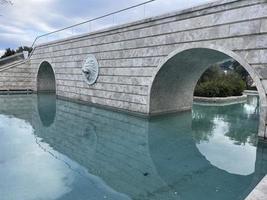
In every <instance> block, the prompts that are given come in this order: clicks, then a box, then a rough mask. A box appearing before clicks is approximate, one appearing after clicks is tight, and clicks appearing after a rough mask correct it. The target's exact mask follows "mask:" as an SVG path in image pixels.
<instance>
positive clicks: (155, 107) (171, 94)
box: [149, 45, 267, 137]
mask: <svg viewBox="0 0 267 200" xmlns="http://www.w3.org/2000/svg"><path fill="white" fill-rule="evenodd" d="M229 58H232V59H234V60H236V61H237V62H239V63H240V64H241V65H242V66H243V67H244V68H245V69H246V70H247V72H248V73H249V74H250V76H251V77H252V78H253V80H254V82H255V84H256V87H257V90H258V92H259V98H260V123H259V132H258V135H259V136H260V137H267V135H266V133H265V121H266V105H267V104H266V95H265V91H264V88H263V85H262V83H261V80H260V77H259V75H258V74H257V72H256V71H255V70H254V69H253V68H252V67H251V66H250V65H249V64H248V63H247V62H246V60H245V59H243V58H241V57H240V56H239V55H237V54H236V53H234V52H233V51H230V50H227V49H223V48H221V47H216V46H213V45H210V46H192V47H187V48H181V49H177V50H175V51H173V52H172V53H170V54H169V55H168V56H167V57H166V58H165V59H164V60H163V61H162V62H161V63H160V64H159V65H158V67H157V70H156V71H155V73H154V74H153V77H152V78H153V79H152V84H151V85H150V88H149V115H152V116H153V115H159V114H164V113H171V112H177V111H183V110H190V109H191V107H192V103H193V93H194V88H195V86H196V84H197V81H198V80H199V78H200V76H201V75H202V74H203V73H204V71H205V70H206V69H207V68H209V66H211V65H212V64H214V63H217V62H222V61H224V60H227V59H229Z"/></svg>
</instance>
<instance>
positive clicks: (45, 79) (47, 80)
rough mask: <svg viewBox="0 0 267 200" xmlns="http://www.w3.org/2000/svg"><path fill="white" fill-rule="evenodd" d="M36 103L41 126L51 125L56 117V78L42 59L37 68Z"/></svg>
mask: <svg viewBox="0 0 267 200" xmlns="http://www.w3.org/2000/svg"><path fill="white" fill-rule="evenodd" d="M37 105H38V113H39V117H40V120H41V122H42V124H43V126H45V127H49V126H51V125H52V124H53V123H54V120H55V117H56V79H55V73H54V70H53V68H52V66H51V64H50V63H49V62H47V61H43V62H42V63H41V64H40V66H39V69H38V74H37Z"/></svg>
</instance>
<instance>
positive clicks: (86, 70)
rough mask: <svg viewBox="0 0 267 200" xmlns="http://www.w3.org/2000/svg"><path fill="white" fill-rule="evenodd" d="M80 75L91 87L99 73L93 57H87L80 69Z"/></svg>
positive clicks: (90, 55)
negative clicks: (81, 74)
mask: <svg viewBox="0 0 267 200" xmlns="http://www.w3.org/2000/svg"><path fill="white" fill-rule="evenodd" d="M82 73H83V75H84V78H85V80H86V82H87V83H88V84H89V85H93V84H94V83H95V82H96V80H97V77H98V73H99V66H98V62H97V60H96V57H95V56H94V55H92V54H89V55H88V56H87V58H86V60H85V61H84V64H83V67H82Z"/></svg>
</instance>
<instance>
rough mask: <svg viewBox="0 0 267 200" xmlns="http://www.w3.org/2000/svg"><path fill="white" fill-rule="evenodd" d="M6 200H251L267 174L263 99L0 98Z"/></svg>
mask: <svg viewBox="0 0 267 200" xmlns="http://www.w3.org/2000/svg"><path fill="white" fill-rule="evenodd" d="M0 105H1V106H0V197H1V200H18V199H23V200H73V199H75V200H99V199H100V200H101V199H113V200H128V199H133V200H157V199H158V200H164V199H166V200H172V199H177V200H196V199H198V200H209V199H210V200H243V199H244V198H245V197H246V196H247V195H248V193H249V192H250V191H251V190H252V188H253V187H254V186H255V185H256V184H257V183H258V182H259V181H260V180H261V179H262V177H263V176H264V175H265V174H266V173H267V159H266V158H267V145H265V144H263V143H261V142H258V141H257V128H258V120H259V116H258V99H257V97H250V98H249V99H248V101H247V102H246V103H239V104H234V105H228V106H205V105H194V107H193V111H192V113H191V112H183V113H180V114H175V115H169V116H164V117H155V118H153V119H150V120H147V119H141V118H137V117H133V116H129V115H126V114H121V113H117V112H111V111H106V110H102V109H99V108H94V107H89V106H85V105H79V104H75V103H71V102H67V101H62V100H56V99H55V97H54V96H51V95H41V96H40V95H39V96H36V95H28V96H19V95H15V96H1V98H0Z"/></svg>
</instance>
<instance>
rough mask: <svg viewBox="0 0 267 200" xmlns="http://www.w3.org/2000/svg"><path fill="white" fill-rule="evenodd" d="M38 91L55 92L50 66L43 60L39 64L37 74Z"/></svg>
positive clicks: (54, 82) (53, 76)
mask: <svg viewBox="0 0 267 200" xmlns="http://www.w3.org/2000/svg"><path fill="white" fill-rule="evenodd" d="M37 92H38V93H40V92H41V93H56V79H55V73H54V70H53V68H52V66H51V65H50V64H49V63H48V62H47V61H44V62H42V63H41V64H40V67H39V70H38V74H37Z"/></svg>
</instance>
